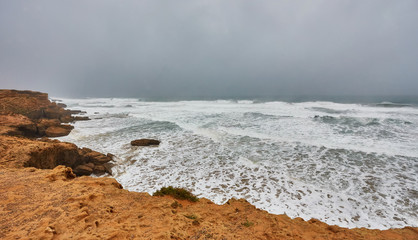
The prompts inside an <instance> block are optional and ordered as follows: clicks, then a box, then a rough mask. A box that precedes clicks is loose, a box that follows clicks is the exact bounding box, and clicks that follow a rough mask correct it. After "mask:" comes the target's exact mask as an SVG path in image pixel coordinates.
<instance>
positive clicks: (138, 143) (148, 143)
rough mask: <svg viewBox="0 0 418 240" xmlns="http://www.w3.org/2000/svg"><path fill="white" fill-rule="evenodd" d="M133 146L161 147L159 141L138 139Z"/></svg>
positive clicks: (133, 142) (132, 143) (132, 142)
mask: <svg viewBox="0 0 418 240" xmlns="http://www.w3.org/2000/svg"><path fill="white" fill-rule="evenodd" d="M131 145H132V146H153V145H154V146H155V145H157V146H158V145H160V141H158V140H154V139H145V138H144V139H137V140H133V141H131Z"/></svg>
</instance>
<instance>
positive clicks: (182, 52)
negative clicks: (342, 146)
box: [0, 0, 418, 98]
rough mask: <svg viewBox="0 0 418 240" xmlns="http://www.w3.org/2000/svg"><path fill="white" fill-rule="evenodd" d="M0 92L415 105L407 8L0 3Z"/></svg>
mask: <svg viewBox="0 0 418 240" xmlns="http://www.w3.org/2000/svg"><path fill="white" fill-rule="evenodd" d="M0 88H16V89H32V90H39V91H44V92H49V93H50V95H53V96H62V97H98V96H100V97H117V96H119V97H178V98H189V97H195V98H196V97H197V98H199V97H260V96H284V95H286V96H303V95H318V96H327V95H328V96H329V95H331V96H332V95H345V96H361V95H366V96H367V95H415V96H417V95H418V1H417V0H361V1H360V0H358V1H357V0H339V1H336V0H315V1H311V0H306V1H294V0H288V1H280V0H269V1H267V0H257V1H253V0H241V1H233V0H189V1H184V0H179V1H173V0H166V1H162V0H148V1H145V0H143V1H141V0H71V1H56V0H51V1H42V0H37V1H30V0H27V1H20V0H0Z"/></svg>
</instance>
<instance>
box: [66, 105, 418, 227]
mask: <svg viewBox="0 0 418 240" xmlns="http://www.w3.org/2000/svg"><path fill="white" fill-rule="evenodd" d="M64 102H65V103H66V104H67V105H68V107H69V108H70V109H71V108H74V109H79V110H83V111H86V112H87V115H88V116H89V117H90V118H91V119H92V120H90V121H83V122H77V123H75V129H74V130H73V131H72V132H71V134H70V135H68V136H67V137H64V138H61V139H63V140H66V141H70V142H74V143H76V144H78V145H79V146H81V147H89V148H93V149H95V150H98V151H102V152H105V153H106V152H110V153H113V154H115V155H116V158H115V161H116V164H117V165H116V167H114V169H113V173H114V177H115V178H116V179H117V180H118V181H119V182H120V183H121V184H122V185H123V186H124V188H126V189H129V190H132V191H141V192H142V191H145V192H149V193H153V192H154V191H156V190H157V189H159V188H161V187H162V186H168V185H173V186H179V187H185V188H188V189H190V190H191V191H192V192H193V193H195V194H197V195H198V196H199V197H206V198H209V199H211V200H213V201H214V202H215V203H218V204H222V203H224V202H225V201H226V200H228V199H229V198H232V197H235V198H245V199H247V200H248V201H249V202H251V203H252V204H254V205H255V206H257V207H259V208H262V209H265V210H267V211H269V212H271V213H276V214H281V213H286V214H287V215H289V216H290V217H302V218H304V219H306V220H307V219H310V218H317V219H320V220H321V221H324V222H326V223H328V224H337V225H339V226H343V227H349V228H353V227H367V228H377V229H387V228H394V227H404V226H415V227H417V226H418V216H417V212H418V202H417V199H418V189H417V186H418V184H417V176H418V165H417V164H418V145H417V144H416V142H417V140H418V109H417V108H414V107H412V106H398V107H397V106H394V105H393V104H392V105H390V107H386V106H383V107H382V106H381V105H370V104H369V105H360V104H340V103H333V102H303V103H287V102H256V101H224V100H218V101H180V102H146V101H141V100H138V99H118V98H114V99H106V98H101V99H64ZM386 105H387V104H386ZM145 137H146V138H157V139H159V140H161V141H162V142H161V145H160V146H159V147H150V148H146V147H132V146H130V144H129V142H130V141H131V140H133V139H137V138H145Z"/></svg>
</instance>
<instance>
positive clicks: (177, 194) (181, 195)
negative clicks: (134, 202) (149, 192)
mask: <svg viewBox="0 0 418 240" xmlns="http://www.w3.org/2000/svg"><path fill="white" fill-rule="evenodd" d="M165 195H170V196H172V197H174V198H177V199H180V200H189V201H191V202H197V201H199V199H198V198H197V197H196V196H195V195H193V194H192V193H191V192H189V191H187V190H186V189H184V188H175V187H172V186H169V187H162V188H161V189H160V190H158V191H156V192H155V193H154V194H153V196H165Z"/></svg>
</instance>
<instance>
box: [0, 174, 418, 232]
mask: <svg viewBox="0 0 418 240" xmlns="http://www.w3.org/2000/svg"><path fill="white" fill-rule="evenodd" d="M0 182H1V183H2V184H1V190H2V191H1V192H2V194H1V197H0V204H1V205H0V206H2V208H1V209H0V239H19V238H28V239H30V238H32V239H72V238H76V239H372V240H373V239H394V240H396V239H405V240H406V239H417V237H418V233H417V229H416V228H404V229H392V230H386V231H379V230H369V229H364V228H361V229H346V228H340V227H337V226H329V225H327V224H325V223H322V222H320V221H318V220H315V219H312V220H310V221H304V220H302V219H301V218H296V219H291V218H289V217H287V216H286V215H274V214H269V213H267V212H266V211H262V210H259V209H257V208H255V207H254V206H252V205H251V204H250V203H248V202H247V201H245V200H243V199H240V200H235V199H231V200H229V201H228V202H227V203H225V204H224V205H216V204H214V203H212V202H211V201H209V200H207V199H204V198H201V199H200V200H199V201H198V202H189V201H186V200H177V199H173V198H172V197H168V196H165V197H152V196H150V195H149V194H148V193H137V192H129V191H127V190H123V189H121V186H120V184H119V183H117V182H116V180H114V179H112V178H91V177H78V178H74V175H73V174H72V172H71V169H70V168H67V167H64V166H58V167H56V168H54V169H52V170H50V169H49V170H45V169H36V168H24V169H0Z"/></svg>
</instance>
